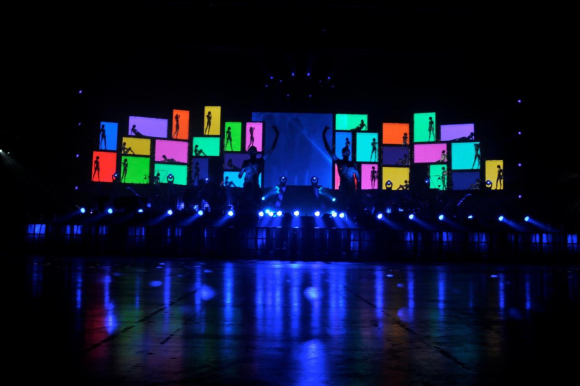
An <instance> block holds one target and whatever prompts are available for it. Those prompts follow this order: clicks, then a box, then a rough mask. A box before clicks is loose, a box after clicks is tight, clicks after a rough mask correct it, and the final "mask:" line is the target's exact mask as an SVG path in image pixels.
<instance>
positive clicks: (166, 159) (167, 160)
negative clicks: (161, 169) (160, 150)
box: [161, 154, 177, 164]
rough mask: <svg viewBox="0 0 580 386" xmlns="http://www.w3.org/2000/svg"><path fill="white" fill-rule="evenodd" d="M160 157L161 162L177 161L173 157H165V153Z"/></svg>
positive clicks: (170, 162) (172, 162) (171, 162)
mask: <svg viewBox="0 0 580 386" xmlns="http://www.w3.org/2000/svg"><path fill="white" fill-rule="evenodd" d="M161 158H163V161H162V162H165V163H168V164H174V163H177V161H176V160H175V158H167V156H166V155H165V154H163V155H162V156H161Z"/></svg>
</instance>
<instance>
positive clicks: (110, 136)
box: [99, 122, 119, 151]
mask: <svg viewBox="0 0 580 386" xmlns="http://www.w3.org/2000/svg"><path fill="white" fill-rule="evenodd" d="M118 132H119V124H118V123H116V122H101V125H100V126H99V150H112V151H115V150H117V133H118Z"/></svg>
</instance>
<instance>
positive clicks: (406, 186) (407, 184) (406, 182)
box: [397, 180, 409, 190]
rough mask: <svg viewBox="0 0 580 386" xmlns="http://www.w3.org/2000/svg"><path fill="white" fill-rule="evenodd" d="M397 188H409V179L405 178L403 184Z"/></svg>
mask: <svg viewBox="0 0 580 386" xmlns="http://www.w3.org/2000/svg"><path fill="white" fill-rule="evenodd" d="M397 190H409V181H407V180H405V182H404V183H403V184H402V185H399V187H398V188H397Z"/></svg>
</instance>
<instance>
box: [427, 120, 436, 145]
mask: <svg viewBox="0 0 580 386" xmlns="http://www.w3.org/2000/svg"><path fill="white" fill-rule="evenodd" d="M431 136H433V141H435V122H433V117H429V139H428V140H427V142H431Z"/></svg>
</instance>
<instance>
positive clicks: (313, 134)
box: [252, 113, 333, 188]
mask: <svg viewBox="0 0 580 386" xmlns="http://www.w3.org/2000/svg"><path fill="white" fill-rule="evenodd" d="M252 120H253V121H256V122H264V134H265V140H264V151H267V150H268V149H270V147H271V146H272V143H273V142H274V137H275V134H274V130H273V129H272V126H276V127H278V130H279V131H280V138H279V139H278V144H277V146H276V149H275V150H274V152H273V153H272V154H271V155H270V156H269V158H268V160H267V161H266V163H265V166H264V186H275V185H278V184H279V179H280V176H282V175H284V176H286V177H287V178H288V185H310V184H311V183H310V179H311V178H312V176H317V177H318V181H319V182H318V184H319V185H321V186H324V187H327V188H330V187H331V186H332V159H331V158H330V155H329V154H328V153H327V152H326V150H325V149H324V142H323V141H322V130H323V129H324V127H325V126H328V127H330V128H331V129H332V125H333V116H332V114H306V113H252ZM326 135H327V137H326V139H327V141H328V143H329V145H330V146H331V147H332V143H333V142H332V130H329V132H328V133H327V134H326Z"/></svg>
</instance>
